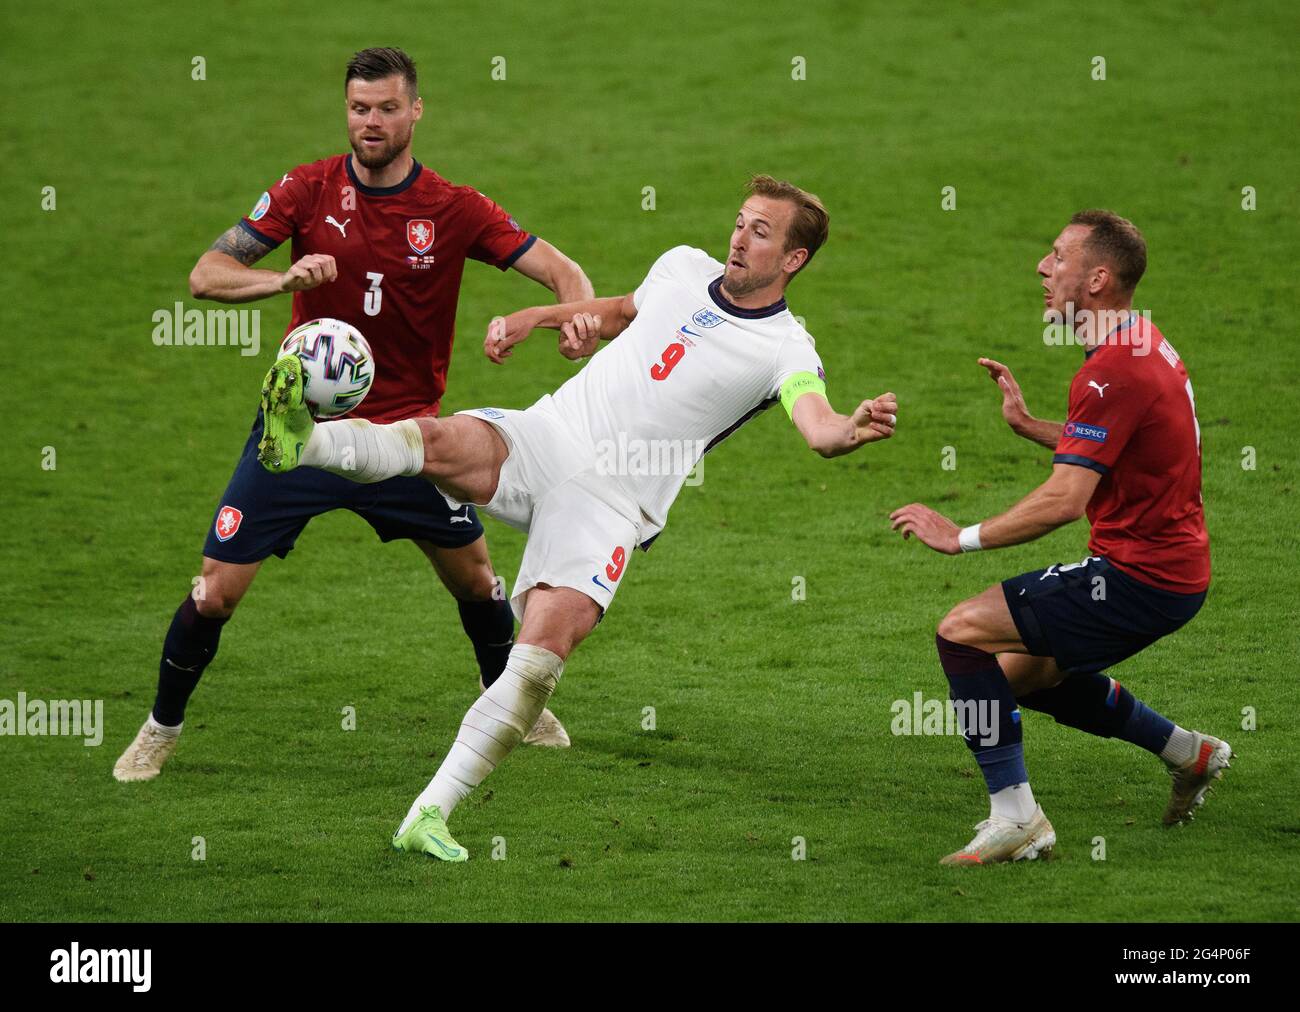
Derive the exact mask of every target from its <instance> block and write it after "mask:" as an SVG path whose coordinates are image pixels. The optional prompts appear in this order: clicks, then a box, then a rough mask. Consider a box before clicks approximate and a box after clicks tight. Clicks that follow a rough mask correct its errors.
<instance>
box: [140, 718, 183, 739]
mask: <svg viewBox="0 0 1300 1012" xmlns="http://www.w3.org/2000/svg"><path fill="white" fill-rule="evenodd" d="M148 724H149V726H150V727H152V728H153V729H154V730H155V731H161V732H162V733H163V734H165V735H167V737H169V738H175V737H176V736H177V735H178V734H180V733H181V728H182V727H184V726H185V721H181V722H180V723H179V724H177V725H176V726H175V727H168V726H167V725H166V724H159V723H158V721H156V720H154V719H153V714H152V713H150V714H149V720H148Z"/></svg>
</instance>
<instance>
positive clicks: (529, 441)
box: [457, 394, 642, 622]
mask: <svg viewBox="0 0 1300 1012" xmlns="http://www.w3.org/2000/svg"><path fill="white" fill-rule="evenodd" d="M457 414H461V415H471V416H472V417H474V418H481V419H482V420H483V421H485V422H487V423H488V424H489V425H491V426H492V427H493V428H495V429H496V430H497V432H499V433H500V434H501V438H502V439H504V440H505V441H506V447H507V448H508V450H509V456H507V457H506V459H505V462H504V463H503V464H502V465H501V477H500V480H499V481H498V483H497V490H496V494H495V495H494V496H492V501H491V502H489V503H487V504H486V505H484V506H480V507H478V508H479V509H481V510H482V511H483V512H484V513H486V514H487V515H488V516H490V517H493V518H495V519H497V520H500V521H502V522H503V523H507V524H509V525H510V526H511V527H514V528H516V529H518V530H521V531H525V532H526V533H527V534H528V543H527V544H526V546H525V547H524V557H523V560H522V561H521V562H520V564H519V575H518V577H517V578H516V579H515V587H514V591H513V592H512V593H511V595H510V606H511V608H513V609H514V613H515V617H516V618H517V619H519V621H521V622H522V621H523V618H524V596H525V595H526V594H527V593H528V591H530V590H532V588H533V587H536V586H537V585H538V584H547V585H548V586H552V587H569V588H572V589H573V590H576V591H579V592H580V593H583V594H586V595H587V596H588V597H590V598H591V599H592V600H593V601H595V602H596V603H597V604H598V605H600V608H601V611H602V612H604V610H605V609H607V608H608V607H609V603H610V601H612V600H613V599H614V592H615V591H616V590H617V589H618V586H619V584H620V583H621V582H622V580H623V575H624V573H625V572H626V571H627V564H628V562H629V561H631V557H632V550H633V549H634V548H635V547H636V545H637V543H638V537H637V536H638V534H639V532H640V530H641V527H642V520H641V510H640V508H639V507H638V506H637V505H636V503H635V502H634V501H633V500H632V498H631V497H630V496H629V495H628V494H627V492H626V491H625V490H624V489H623V487H622V485H620V484H619V483H618V481H617V479H616V478H614V477H612V476H608V475H602V474H599V473H597V470H596V453H595V450H594V449H593V448H592V447H591V446H590V445H589V444H588V443H587V442H586V440H585V439H583V437H581V436H580V435H578V434H577V433H576V432H574V430H573V428H572V426H571V425H569V424H568V423H567V422H565V421H564V420H563V419H562V418H561V417H560V415H559V413H558V412H557V411H556V410H555V408H554V407H553V405H552V402H551V396H550V395H549V394H547V395H546V396H544V397H542V399H541V400H539V401H538V402H537V403H536V404H534V405H533V406H532V407H530V408H528V409H527V410H524V411H514V410H508V409H501V408H474V409H472V410H469V411H458V412H457Z"/></svg>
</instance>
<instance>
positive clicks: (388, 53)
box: [343, 46, 420, 102]
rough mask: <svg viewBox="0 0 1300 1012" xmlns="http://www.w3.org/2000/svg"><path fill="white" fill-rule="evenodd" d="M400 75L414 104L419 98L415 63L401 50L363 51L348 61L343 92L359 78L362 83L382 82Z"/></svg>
mask: <svg viewBox="0 0 1300 1012" xmlns="http://www.w3.org/2000/svg"><path fill="white" fill-rule="evenodd" d="M394 74H397V75H400V76H401V77H402V79H403V80H404V81H405V82H406V91H407V93H408V94H409V95H410V96H411V101H412V102H414V101H415V100H416V98H418V97H419V94H420V93H419V89H418V87H417V84H416V79H415V62H414V61H413V60H412V59H411V58H410V57H409V56H407V55H406V53H404V52H403V51H402V50H400V49H393V48H390V47H388V46H380V47H378V48H375V49H363V50H361V52H359V53H356V54H355V55H353V57H352V59H350V60H348V72H347V75H346V76H345V77H344V78H343V90H344V91H346V90H347V87H348V82H349V81H351V80H353V79H356V78H359V79H361V80H362V81H382V80H383V79H384V78H385V77H392V76H393V75H394Z"/></svg>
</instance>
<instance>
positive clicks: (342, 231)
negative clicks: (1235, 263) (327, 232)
mask: <svg viewBox="0 0 1300 1012" xmlns="http://www.w3.org/2000/svg"><path fill="white" fill-rule="evenodd" d="M351 221H352V219H351V218H345V219H344V220H343V223H342V224H340V223H339V222H337V221H335V220H334V215H332V214H327V215H325V224H327V225H333V226H334V227H335V228H337V229H338V230H339V235H341V236H343V238H344V239H346V238H347V237H348V224H349V222H351ZM1108 385H1109V384H1108Z"/></svg>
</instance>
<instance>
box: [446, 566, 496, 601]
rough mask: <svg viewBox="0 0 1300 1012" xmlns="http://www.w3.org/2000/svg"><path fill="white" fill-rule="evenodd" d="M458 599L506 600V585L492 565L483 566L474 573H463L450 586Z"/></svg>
mask: <svg viewBox="0 0 1300 1012" xmlns="http://www.w3.org/2000/svg"><path fill="white" fill-rule="evenodd" d="M449 589H450V590H451V596H452V597H454V598H455V599H456V600H457V601H504V600H505V585H504V584H503V583H502V582H501V579H500V577H498V576H497V575H496V574H495V573H494V572H492V567H491V566H481V567H479V568H478V569H476V570H475V571H474V572H473V573H468V574H461V575H459V576H458V577H457V578H456V583H455V584H454V585H453V586H452V587H451V588H449Z"/></svg>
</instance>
